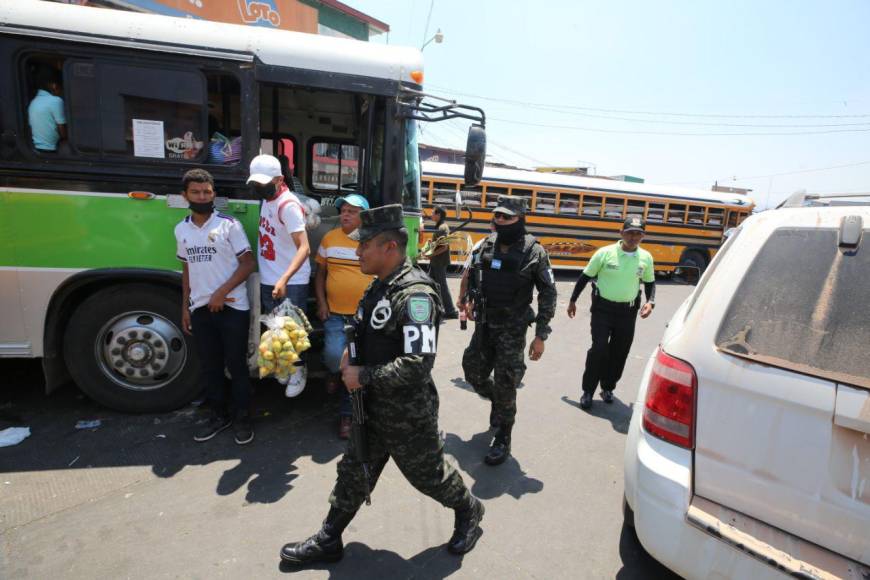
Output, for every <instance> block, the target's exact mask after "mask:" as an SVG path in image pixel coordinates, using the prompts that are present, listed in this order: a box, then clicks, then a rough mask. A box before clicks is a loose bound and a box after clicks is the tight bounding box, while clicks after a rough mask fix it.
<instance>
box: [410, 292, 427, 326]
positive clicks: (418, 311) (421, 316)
mask: <svg viewBox="0 0 870 580" xmlns="http://www.w3.org/2000/svg"><path fill="white" fill-rule="evenodd" d="M408 318H410V319H411V321H412V322H416V323H418V324H419V323H423V322H431V320H432V299H431V298H429V296H427V295H426V294H414V295H413V296H411V297H410V298H408Z"/></svg>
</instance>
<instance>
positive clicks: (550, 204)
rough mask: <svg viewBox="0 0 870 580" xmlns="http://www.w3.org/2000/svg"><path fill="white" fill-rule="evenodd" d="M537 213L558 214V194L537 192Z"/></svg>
mask: <svg viewBox="0 0 870 580" xmlns="http://www.w3.org/2000/svg"><path fill="white" fill-rule="evenodd" d="M535 211H536V212H538V213H548V214H553V213H558V212H557V211H556V192H555V191H541V190H538V191H537V192H535Z"/></svg>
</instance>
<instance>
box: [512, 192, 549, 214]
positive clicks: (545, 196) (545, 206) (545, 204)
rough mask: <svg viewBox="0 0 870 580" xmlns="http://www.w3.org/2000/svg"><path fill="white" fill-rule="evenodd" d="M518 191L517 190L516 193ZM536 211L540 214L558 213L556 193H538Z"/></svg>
mask: <svg viewBox="0 0 870 580" xmlns="http://www.w3.org/2000/svg"><path fill="white" fill-rule="evenodd" d="M516 191H517V190H516V189H515V190H514V192H516ZM535 211H536V212H538V213H557V212H556V192H555V191H538V192H537V194H536V195H535Z"/></svg>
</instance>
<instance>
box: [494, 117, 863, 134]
mask: <svg viewBox="0 0 870 580" xmlns="http://www.w3.org/2000/svg"><path fill="white" fill-rule="evenodd" d="M488 118H489V119H490V120H493V121H502V122H504V123H510V124H513V125H524V126H527V127H541V128H546V129H563V130H564V129H567V130H571V131H590V132H593V133H615V134H622V135H663V136H680V137H749V136H756V137H758V136H775V135H828V134H832V133H865V132H868V131H870V127H868V128H866V129H826V130H824V131H756V132H744V133H737V132H731V133H683V132H677V131H633V130H627V129H598V128H595V127H577V126H575V125H552V124H548V123H531V122H528V121H517V120H515V119H505V118H501V117H488Z"/></svg>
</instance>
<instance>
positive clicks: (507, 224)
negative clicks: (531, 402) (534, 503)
mask: <svg viewBox="0 0 870 580" xmlns="http://www.w3.org/2000/svg"><path fill="white" fill-rule="evenodd" d="M493 223H494V225H495V233H493V234H490V235H489V236H488V237H487V238H486V239H485V240H484V242H483V243H482V244H481V245H480V247H479V248H478V249H477V250H475V251H474V254H473V255H472V258H471V268H472V270H471V273H470V276H469V282H470V284H469V290H470V291H469V296H468V297H466V300H465V302H466V307H467V308H469V309H471V310H472V312H473V315H474V318H475V325H474V335H473V336H472V337H471V344H469V345H468V348H467V349H465V354H464V355H463V356H462V369H463V370H464V371H465V380H466V381H467V382H468V383H470V384H471V386H473V387H474V390H475V391H476V392H477V394H478V395H480V396H481V397H483V398H485V399H489V400H490V401H491V402H492V407H491V409H490V416H489V421H490V427H492V428H495V429H496V433H495V437H494V438H493V441H492V445H491V447H490V450H489V453H488V454H487V455H486V457H485V458H484V461H485V462H486V463H487V464H488V465H500V464H502V463H504V462H505V460H506V459H507V458H508V456H509V455H510V449H511V431H512V430H513V426H514V419H515V417H516V414H517V387H518V386H519V384H520V381H522V379H523V375H524V374H525V372H526V365H525V362H524V361H523V354H524V351H525V347H526V329H527V328H528V326H529V325H530V324H531V323H532V322H534V323H535V338H534V340H533V341H532V344H531V346H530V347H529V358H530V359H531V360H533V361H535V360H538V359H540V358H541V355H543V354H544V341H545V340H547V337H548V336H549V335H550V326H549V323H550V320H552V319H553V315H554V314H555V312H556V283H555V280H554V278H553V270H552V268H551V267H550V259H549V257H548V255H547V251H546V250H545V249H544V248H543V247H541V245H540V244H539V243H538V241H537V240H536V239H535V237H534V236H532V235H530V234H527V233H526V229H525V199H523V198H519V197H508V196H504V195H500V196H499V197H498V205H497V206H496V208H495V209H493ZM533 288H537V289H538V314H537V316H535V312H534V310H532V307H531V304H532V291H533ZM474 302H477V304H473V303H474ZM491 373H492V374H494V375H495V380H493V377H492V376H491Z"/></svg>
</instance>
